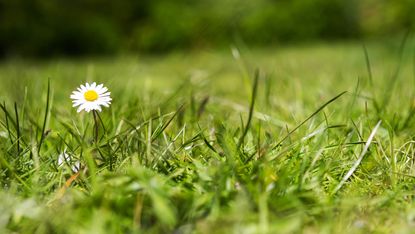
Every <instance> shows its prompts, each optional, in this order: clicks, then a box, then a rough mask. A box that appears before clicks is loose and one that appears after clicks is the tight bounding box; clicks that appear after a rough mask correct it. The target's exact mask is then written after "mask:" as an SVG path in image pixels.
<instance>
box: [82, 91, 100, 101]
mask: <svg viewBox="0 0 415 234" xmlns="http://www.w3.org/2000/svg"><path fill="white" fill-rule="evenodd" d="M84 98H85V100H87V101H88V102H93V101H95V100H97V99H98V94H97V92H95V91H94V90H88V91H86V92H85V93H84Z"/></svg>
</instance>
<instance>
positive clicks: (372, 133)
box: [333, 120, 382, 194]
mask: <svg viewBox="0 0 415 234" xmlns="http://www.w3.org/2000/svg"><path fill="white" fill-rule="evenodd" d="M381 123H382V120H379V122H378V123H377V124H376V126H375V127H374V128H373V130H372V132H371V133H370V136H369V138H368V139H367V141H366V144H365V146H364V147H363V150H362V152H361V153H360V155H359V157H358V158H357V160H356V162H355V163H354V164H353V166H352V168H350V170H349V171H348V172H347V174H346V175H345V176H344V177H343V179H342V180H341V181H340V183H339V185H337V187H336V188H335V189H334V192H333V194H335V193H337V191H339V190H340V189H341V188H342V187H343V185H344V183H346V181H347V180H348V179H349V178H350V176H352V175H353V173H354V171H355V170H356V169H357V167H358V166H359V165H360V162H361V161H362V159H363V157H364V156H365V155H366V152H367V150H368V149H369V146H370V144H371V143H372V140H373V138H374V137H375V134H376V132H377V131H378V128H379V126H380V124H381Z"/></svg>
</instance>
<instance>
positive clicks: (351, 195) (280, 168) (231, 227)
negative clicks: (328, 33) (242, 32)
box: [0, 41, 415, 233]
mask: <svg viewBox="0 0 415 234" xmlns="http://www.w3.org/2000/svg"><path fill="white" fill-rule="evenodd" d="M413 49H414V43H413V41H409V42H407V43H406V44H405V46H404V49H403V50H401V51H402V52H399V51H400V50H399V43H392V44H380V43H378V44H369V45H368V46H367V51H368V57H369V60H368V61H369V63H370V65H369V64H368V63H367V62H366V59H365V53H364V49H363V47H362V46H361V45H359V44H353V43H351V44H334V45H309V46H303V47H290V48H269V49H254V50H248V49H242V50H241V51H239V54H240V57H238V56H237V52H236V51H235V49H234V51H233V53H232V52H231V50H229V51H199V52H189V53H184V52H183V53H175V54H171V55H167V56H153V57H150V56H127V57H117V58H96V59H79V60H70V59H55V60H50V61H27V60H18V59H14V60H10V61H5V62H3V63H2V64H1V65H0V81H1V84H0V100H1V107H2V109H1V110H0V139H1V140H0V152H1V153H0V183H1V186H2V189H1V191H0V232H1V233H136V232H142V233H368V232H374V233H391V232H394V233H410V232H412V230H413V228H414V226H415V203H414V201H413V200H414V195H415V190H414V182H415V165H414V163H415V158H414V155H415V141H414V135H415V134H414V133H415V122H414V120H413V114H414V111H415V104H414V100H415V99H414V98H415V86H414V81H415V76H414V64H413V61H414V60H413ZM232 54H234V56H232ZM368 68H369V69H368ZM256 71H257V72H256ZM369 71H370V72H369ZM369 74H371V75H369ZM48 80H49V81H50V91H49V92H48ZM85 81H97V82H100V83H101V82H102V83H104V84H105V85H106V86H107V87H108V88H109V89H110V91H111V96H112V98H113V103H112V105H111V107H110V108H109V109H104V110H103V112H101V113H100V117H101V119H102V125H99V141H98V142H95V141H94V135H93V132H94V129H93V125H94V122H93V117H92V113H81V114H77V113H76V110H75V109H74V108H72V107H71V100H70V99H69V95H70V93H71V92H72V91H73V90H74V89H75V88H76V87H77V86H78V85H80V84H81V83H83V82H85ZM345 91H346V93H343V92H345ZM48 100H49V101H48ZM45 120H46V121H45ZM64 151H65V152H66V153H68V154H70V155H71V156H72V157H74V158H75V159H79V160H80V161H81V163H82V167H83V169H82V170H81V173H80V175H79V177H77V178H76V179H75V180H74V181H73V182H72V183H70V182H71V177H72V179H73V178H74V177H73V174H74V173H73V172H72V171H71V168H70V165H64V166H63V167H58V165H57V159H58V155H59V154H61V153H62V152H64ZM65 183H67V184H69V185H70V186H69V187H68V188H67V189H65Z"/></svg>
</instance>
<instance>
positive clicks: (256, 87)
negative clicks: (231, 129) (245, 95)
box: [238, 69, 259, 148]
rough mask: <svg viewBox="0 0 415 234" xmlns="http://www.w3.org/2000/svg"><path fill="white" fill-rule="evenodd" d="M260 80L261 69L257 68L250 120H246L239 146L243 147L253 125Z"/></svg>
mask: <svg viewBox="0 0 415 234" xmlns="http://www.w3.org/2000/svg"><path fill="white" fill-rule="evenodd" d="M258 81H259V70H258V69H257V70H256V71H255V77H254V84H253V87H252V95H251V104H250V105H249V114H248V121H247V122H246V125H245V127H244V131H243V133H242V136H241V138H239V141H238V148H239V147H241V145H242V143H243V142H244V139H245V137H246V134H248V131H249V127H250V126H251V121H252V116H253V114H254V106H255V99H256V95H257V90H258Z"/></svg>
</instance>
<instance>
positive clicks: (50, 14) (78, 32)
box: [0, 0, 415, 58]
mask: <svg viewBox="0 0 415 234" xmlns="http://www.w3.org/2000/svg"><path fill="white" fill-rule="evenodd" d="M413 12H415V1H413V0H382V1H378V0H255V1H253V0H251V1H247V0H199V1H197V0H123V1H114V0H72V1H64V0H0V56H1V57H3V58H4V57H9V56H36V57H42V56H55V55H90V54H94V55H97V54H98V55H100V54H115V53H129V52H137V51H138V52H148V53H160V52H166V51H171V50H177V49H197V48H211V47H213V48H218V47H228V46H229V45H230V44H233V43H243V44H247V45H250V46H270V45H271V46H272V45H275V44H284V43H297V42H299V43H302V42H310V41H321V40H324V41H327V40H348V39H360V38H368V37H370V38H372V37H374V38H378V37H382V36H385V35H395V34H396V33H402V32H405V31H408V30H410V29H411V28H412V27H413V24H414V22H415V14H413Z"/></svg>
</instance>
